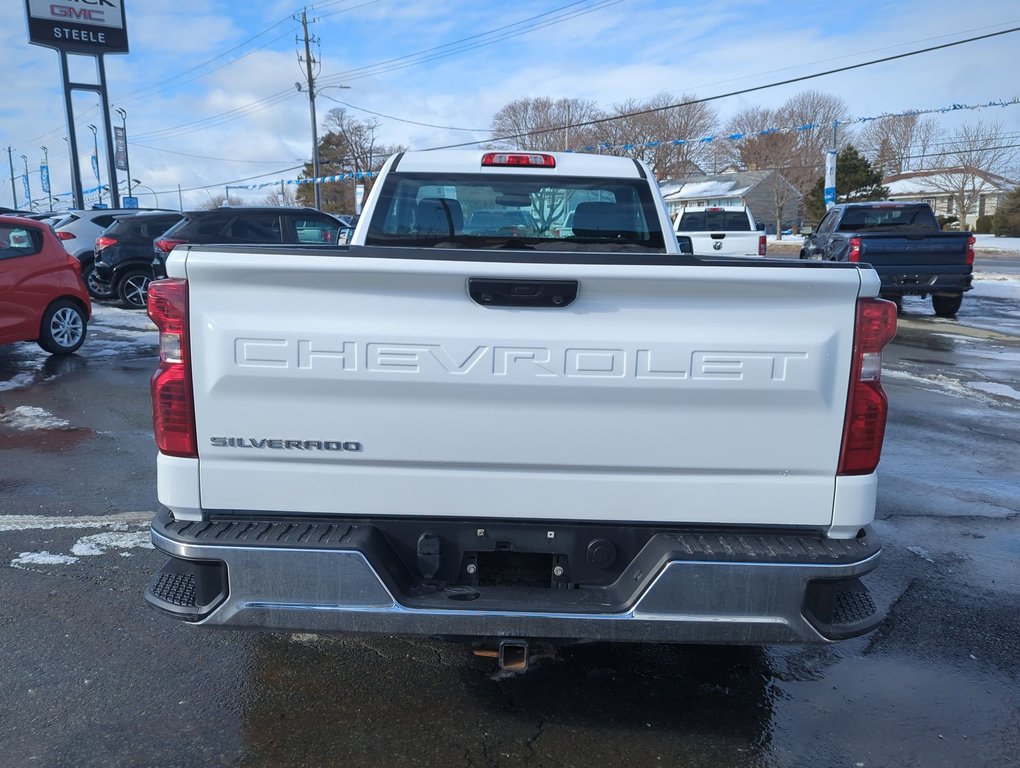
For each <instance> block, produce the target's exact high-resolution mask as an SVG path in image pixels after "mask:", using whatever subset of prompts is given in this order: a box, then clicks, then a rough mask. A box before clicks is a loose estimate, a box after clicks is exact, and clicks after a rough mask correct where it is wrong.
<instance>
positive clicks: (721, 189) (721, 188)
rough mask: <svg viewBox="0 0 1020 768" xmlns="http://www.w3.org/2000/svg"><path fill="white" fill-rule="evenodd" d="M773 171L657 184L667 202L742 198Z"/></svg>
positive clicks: (667, 181) (668, 180)
mask: <svg viewBox="0 0 1020 768" xmlns="http://www.w3.org/2000/svg"><path fill="white" fill-rule="evenodd" d="M773 173H775V171H737V172H734V173H715V174H708V175H704V176H690V177H688V178H685V179H664V180H663V181H660V182H659V189H660V190H661V191H662V196H663V197H664V198H666V200H667V201H669V202H674V201H679V200H695V199H703V198H706V197H743V196H744V195H746V194H747V193H748V192H750V191H751V190H752V189H754V188H755V187H756V186H758V185H759V184H761V183H762V182H763V181H765V179H767V178H768V177H769V176H770V175H771V174H773Z"/></svg>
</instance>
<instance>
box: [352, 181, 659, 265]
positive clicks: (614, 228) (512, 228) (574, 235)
mask: <svg viewBox="0 0 1020 768" xmlns="http://www.w3.org/2000/svg"><path fill="white" fill-rule="evenodd" d="M365 242H366V244H367V245H375V246H380V245H381V246H423V247H432V248H472V249H479V248H523V249H532V250H548V251H571V250H578V251H618V252H627V251H634V252H641V253H665V241H664V238H663V233H662V229H661V227H660V226H659V217H658V214H657V208H656V205H655V201H654V200H653V198H652V193H651V191H650V189H649V187H648V182H647V181H644V180H640V179H633V180H631V179H593V178H582V177H577V178H574V177H562V176H549V175H541V176H539V175H534V176H532V175H525V174H514V175H512V176H511V175H509V174H506V173H502V174H491V175H490V174H450V175H447V176H442V177H440V176H437V175H436V174H431V173H429V174H420V173H406V174H403V173H392V174H390V175H389V176H388V177H387V179H386V182H385V187H384V188H383V189H382V190H380V195H379V199H378V201H377V202H376V207H375V212H374V214H373V216H372V221H371V222H370V225H369V230H368V232H367V234H366V240H365Z"/></svg>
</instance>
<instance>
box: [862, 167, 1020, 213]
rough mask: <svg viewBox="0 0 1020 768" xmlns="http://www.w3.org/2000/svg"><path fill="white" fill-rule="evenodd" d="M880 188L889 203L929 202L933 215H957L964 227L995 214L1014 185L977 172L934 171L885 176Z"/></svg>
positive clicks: (939, 169) (1004, 179) (1014, 183)
mask: <svg viewBox="0 0 1020 768" xmlns="http://www.w3.org/2000/svg"><path fill="white" fill-rule="evenodd" d="M882 185H883V186H886V187H888V188H889V199H890V200H902V201H905V202H921V203H928V205H930V206H931V207H932V210H933V211H935V214H936V215H938V216H956V217H957V218H958V219H959V220H960V223H961V226H963V227H966V226H968V225H971V226H972V225H973V224H974V222H975V220H976V219H977V217H979V216H992V215H994V214H995V210H996V209H997V208H998V207H999V205H1000V204H1001V203H1002V201H1003V200H1005V198H1006V195H1008V194H1009V193H1010V192H1011V191H1012V190H1013V189H1014V188H1015V187H1016V186H1017V183H1016V182H1015V181H1010V180H1009V179H1007V178H1005V177H1003V176H998V175H996V174H994V173H988V172H986V171H979V170H977V169H972V170H971V169H967V170H965V169H962V168H933V169H930V170H927V171H908V172H906V173H898V174H895V175H893V176H888V177H886V178H885V179H883V180H882ZM961 201H962V202H961ZM961 208H965V209H966V210H961Z"/></svg>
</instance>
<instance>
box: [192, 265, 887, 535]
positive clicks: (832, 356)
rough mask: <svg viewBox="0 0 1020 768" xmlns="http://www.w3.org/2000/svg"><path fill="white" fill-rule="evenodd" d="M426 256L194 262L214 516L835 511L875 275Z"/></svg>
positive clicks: (804, 519)
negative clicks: (505, 301)
mask: <svg viewBox="0 0 1020 768" xmlns="http://www.w3.org/2000/svg"><path fill="white" fill-rule="evenodd" d="M436 255H437V254H436V252H432V253H431V254H430V256H431V258H428V259H417V258H363V257H355V256H336V255H332V256H330V255H324V254H315V255H311V254H306V253H301V252H300V251H295V252H292V253H277V254H275V255H274V254H272V253H243V252H240V251H238V252H232V251H230V250H229V249H224V250H222V251H219V250H215V249H213V248H207V249H203V248H197V249H192V250H191V251H190V252H188V253H187V254H186V255H185V258H186V264H185V271H186V274H187V277H188V278H189V284H190V286H191V287H190V294H189V303H190V326H191V329H192V334H191V352H192V356H193V359H194V360H195V365H194V371H195V373H194V376H195V378H194V382H193V384H194V394H195V403H196V426H197V435H198V444H199V473H200V493H201V503H202V507H203V508H204V509H206V510H217V509H219V510H243V511H246V512H259V511H265V512H273V513H279V512H280V511H281V510H288V511H290V512H293V513H294V514H295V515H306V516H307V515H320V514H322V515H324V514H333V515H336V514H342V515H351V516H364V517H378V516H385V515H394V516H405V517H406V516H424V517H432V518H435V517H486V516H494V517H500V518H516V519H532V520H545V519H556V520H626V521H655V522H678V523H698V522H707V521H711V522H712V523H716V524H718V523H723V524H725V523H731V522H732V523H734V524H738V523H739V524H770V523H776V524H778V523H782V524H783V525H785V526H790V525H811V526H824V525H826V524H828V523H829V521H830V519H831V517H832V508H833V496H834V486H835V480H834V478H835V472H836V466H837V462H838V456H839V449H840V442H841V436H842V429H843V420H844V412H845V407H846V395H847V387H848V379H849V375H850V371H849V364H850V360H851V357H852V354H851V350H852V346H853V324H854V306H855V301H854V298H855V297H856V296H857V295H858V294H859V293H860V292H861V284H862V275H865V276H870V277H869V279H870V280H872V282H873V285H872V284H871V283H870V282H869V284H868V287H867V288H866V289H865V291H866V292H867V293H868V294H869V295H874V294H875V293H876V292H877V288H878V281H877V279H874V274H873V273H871V272H870V271H863V272H862V271H861V270H858V269H856V268H854V267H852V266H850V265H829V266H831V268H826V266H823V265H819V264H808V263H800V264H797V263H792V264H790V265H778V264H775V263H773V264H762V265H754V266H748V265H744V264H740V263H733V264H723V265H709V264H701V265H698V264H689V265H668V266H653V265H649V266H643V267H640V268H636V267H635V266H632V265H626V266H615V265H605V264H601V265H597V264H550V263H527V264H522V263H516V264H515V263H504V262H497V263H493V262H491V261H481V260H479V261H472V260H470V258H469V259H468V260H458V261H441V260H432V259H434V258H435V256H436ZM458 255H459V256H464V255H468V256H469V257H470V252H468V253H467V254H465V252H463V251H461V252H458ZM515 255H516V256H520V254H515ZM175 258H179V257H175ZM489 258H491V254H489ZM812 267H814V268H812ZM470 278H492V279H496V278H509V279H517V280H521V279H529V280H537V279H558V280H571V281H574V280H576V281H577V282H578V294H577V299H576V301H574V302H573V303H572V304H571V305H570V306H567V307H565V308H552V307H550V308H519V307H493V306H482V305H480V304H479V303H476V302H475V301H474V300H472V298H471V297H470V296H469V293H468V290H467V281H468V280H469V279H470Z"/></svg>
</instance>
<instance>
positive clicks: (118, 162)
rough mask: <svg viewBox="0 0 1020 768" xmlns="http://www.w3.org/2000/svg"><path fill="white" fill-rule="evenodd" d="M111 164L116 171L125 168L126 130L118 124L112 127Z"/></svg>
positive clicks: (124, 169)
mask: <svg viewBox="0 0 1020 768" xmlns="http://www.w3.org/2000/svg"><path fill="white" fill-rule="evenodd" d="M113 145H114V150H113V164H114V165H115V166H116V168H117V170H118V171H126V170H127V131H125V130H124V129H123V128H122V127H120V126H116V125H115V126H114V127H113Z"/></svg>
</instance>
